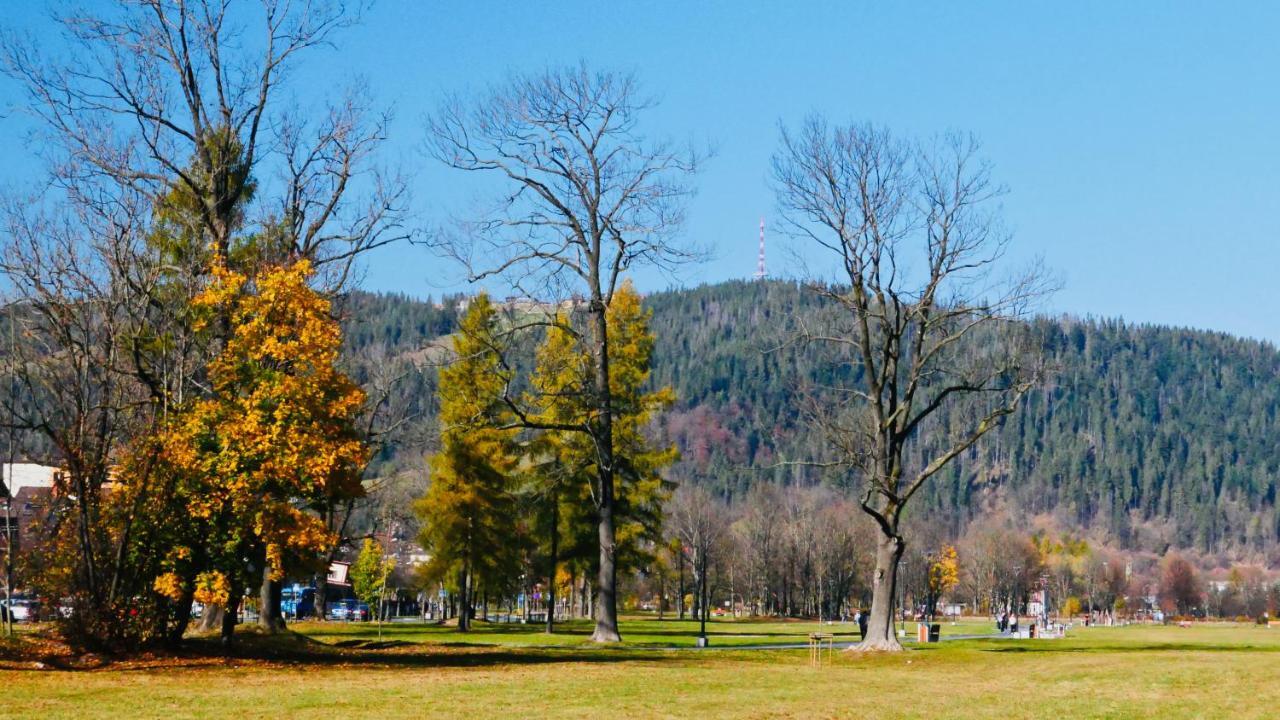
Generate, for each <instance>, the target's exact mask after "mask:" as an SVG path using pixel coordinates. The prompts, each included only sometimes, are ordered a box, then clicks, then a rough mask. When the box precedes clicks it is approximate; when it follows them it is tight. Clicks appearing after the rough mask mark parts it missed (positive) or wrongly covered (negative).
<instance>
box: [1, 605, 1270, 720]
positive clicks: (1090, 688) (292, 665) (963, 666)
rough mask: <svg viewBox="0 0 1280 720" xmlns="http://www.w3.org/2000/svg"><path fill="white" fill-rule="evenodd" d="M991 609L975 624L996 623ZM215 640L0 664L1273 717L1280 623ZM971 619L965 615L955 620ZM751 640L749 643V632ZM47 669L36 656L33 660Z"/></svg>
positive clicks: (97, 701)
mask: <svg viewBox="0 0 1280 720" xmlns="http://www.w3.org/2000/svg"><path fill="white" fill-rule="evenodd" d="M814 627H815V624H814V623H808V624H805V623H745V622H742V623H732V622H717V623H714V624H713V628H714V633H715V635H714V637H713V639H712V642H713V644H715V643H718V644H721V645H728V644H730V643H738V644H739V645H741V644H755V641H756V639H758V638H759V637H761V636H763V637H767V638H772V639H773V640H774V641H776V642H788V641H791V640H792V639H793V638H796V637H799V638H803V636H804V635H806V634H807V633H808V632H809V631H811V630H812V629H813V628H814ZM985 627H986V625H985V623H983V624H980V625H979V624H975V625H974V626H972V627H970V628H968V629H971V630H972V629H978V630H984V629H985ZM298 629H299V630H300V631H301V634H300V635H297V636H293V637H290V638H285V639H271V640H266V639H262V638H257V637H252V636H247V637H245V638H243V640H242V644H241V648H240V655H241V656H240V657H238V658H228V659H211V658H209V657H206V656H202V655H200V654H193V655H191V656H188V657H182V658H173V659H167V660H164V661H163V662H161V663H158V664H146V663H141V664H137V665H135V664H131V663H123V664H118V665H107V666H105V667H103V668H102V669H97V670H89V671H64V670H47V669H46V670H38V669H26V666H24V665H23V664H21V663H10V666H11V667H22V668H24V669H14V670H6V671H3V672H0V683H2V686H3V687H4V688H5V690H6V693H5V695H6V697H5V702H4V704H3V705H0V714H4V713H9V714H11V715H13V716H15V717H48V718H60V717H75V718H88V717H209V718H218V719H219V720H226V719H227V718H240V717H291V716H299V714H300V713H305V714H306V715H307V716H315V715H314V713H315V712H316V711H321V712H324V713H325V715H324V717H352V718H357V717H359V718H363V717H380V718H408V717H442V718H451V717H469V718H484V717H555V718H580V717H592V718H603V717H619V718H622V717H627V718H632V717H635V718H649V717H693V718H722V717H723V718H729V717H734V718H736V717H797V718H799V717H820V718H825V717H850V718H899V717H902V718H907V717H928V718H1054V719H1055V720H1056V719H1059V718H1076V717H1105V718H1203V717H1210V718H1211V717H1224V718H1233V719H1238V718H1255V717H1256V718H1270V717H1277V716H1280V683H1276V682H1275V678H1276V677H1277V674H1278V673H1280V629H1272V630H1268V629H1266V628H1260V627H1256V626H1245V625H1204V626H1197V627H1193V628H1178V627H1129V628H1111V629H1107V628H1096V629H1089V630H1080V631H1078V632H1077V633H1076V634H1075V635H1074V637H1072V638H1069V639H1066V640H990V639H982V640H952V641H947V642H944V643H940V644H937V645H932V646H928V647H925V648H919V649H915V650H912V651H910V652H906V653H902V654H897V655H879V656H864V655H858V654H853V653H839V652H838V653H836V656H835V658H834V660H833V662H832V663H831V664H829V665H827V666H824V667H820V668H815V667H811V666H810V665H809V661H808V656H807V652H806V651H804V650H733V649H722V650H710V651H699V650H691V649H670V648H667V649H663V648H658V647H646V646H645V645H646V644H648V645H660V644H664V643H665V644H677V645H684V644H689V643H692V638H691V637H689V636H686V635H683V634H681V633H687V632H688V631H689V630H690V629H691V625H690V624H688V623H686V624H677V623H673V622H668V623H657V622H656V621H652V620H632V621H630V622H627V623H625V625H624V627H623V631H624V634H625V635H626V636H627V637H628V642H629V643H631V645H630V646H627V647H617V648H595V647H591V646H589V645H588V644H587V643H586V642H585V639H586V627H585V625H575V626H573V627H571V628H568V629H569V630H570V632H567V633H566V634H565V635H564V636H563V637H560V636H557V637H554V638H550V639H548V638H545V637H544V636H542V635H540V634H538V633H536V632H533V631H524V630H522V629H518V628H517V629H513V628H510V627H502V628H490V627H485V628H482V629H480V630H479V631H478V632H476V633H474V634H472V635H470V636H468V637H466V638H459V637H458V635H459V634H458V633H456V632H452V631H448V630H443V629H440V628H423V627H420V626H419V627H412V626H390V627H386V628H384V633H383V639H382V641H378V640H377V637H376V630H375V629H374V628H373V627H371V626H361V625H334V624H329V625H323V626H322V625H319V624H316V625H303V626H300V627H299V628H298ZM962 629H965V626H964V625H961V626H957V628H956V629H955V632H957V633H958V632H959V631H960V630H962ZM748 640H750V642H748ZM31 667H34V665H31Z"/></svg>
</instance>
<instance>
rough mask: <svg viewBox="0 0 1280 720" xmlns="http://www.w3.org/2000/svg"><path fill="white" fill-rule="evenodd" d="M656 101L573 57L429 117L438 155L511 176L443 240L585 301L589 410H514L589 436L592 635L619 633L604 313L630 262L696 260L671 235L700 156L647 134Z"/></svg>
mask: <svg viewBox="0 0 1280 720" xmlns="http://www.w3.org/2000/svg"><path fill="white" fill-rule="evenodd" d="M650 105H651V103H650V102H648V101H646V100H645V99H644V98H642V97H641V96H640V94H639V90H638V88H637V86H636V82H635V80H634V78H632V77H631V76H629V75H620V74H616V73H609V72H593V71H592V70H590V69H588V68H587V67H585V66H579V67H571V68H567V69H563V70H551V71H547V72H544V73H540V74H534V75H528V76H522V77H516V78H514V79H512V80H511V81H510V82H508V83H507V84H505V85H504V86H501V87H497V88H494V89H492V90H491V91H489V92H487V93H485V94H483V95H481V96H479V97H477V98H476V99H475V100H474V101H470V102H464V101H462V100H459V99H454V100H452V101H450V102H448V103H447V104H445V105H444V107H442V108H441V110H440V111H439V112H438V113H436V114H435V115H434V116H433V117H432V118H431V119H430V120H429V122H428V126H427V147H428V150H429V152H430V153H431V154H432V155H433V156H434V157H436V158H437V159H439V160H440V161H442V162H444V163H445V164H447V165H449V166H451V167H455V168H458V169H461V170H468V171H476V172H485V173H491V174H493V175H496V176H497V177H499V178H500V179H501V181H502V182H503V184H504V189H503V191H502V195H501V196H500V197H499V201H498V203H497V205H496V207H495V209H494V211H493V212H492V213H490V214H488V215H486V216H485V217H483V218H480V219H479V221H477V222H474V223H470V224H468V225H466V226H465V229H466V231H465V232H464V233H462V234H461V236H460V237H459V238H458V239H456V240H447V241H445V243H444V246H445V249H446V250H448V251H450V253H451V254H452V255H454V256H455V257H456V258H458V259H459V260H461V261H463V262H464V263H465V264H466V266H467V268H468V270H469V272H470V274H471V277H472V278H473V279H481V278H486V277H490V276H493V275H504V276H505V277H506V278H507V279H508V280H509V281H510V282H511V283H512V284H513V286H515V287H516V288H523V289H525V290H526V291H527V290H528V289H532V288H533V287H536V288H537V289H538V294H545V293H546V292H547V288H550V289H551V290H552V291H560V292H561V293H563V294H565V295H576V296H578V297H580V298H581V299H582V301H583V304H582V306H581V307H582V310H583V311H584V312H585V314H586V323H585V325H586V327H585V331H584V332H583V334H582V343H583V347H584V348H585V349H586V350H587V352H588V353H589V356H590V361H591V373H590V374H589V376H588V377H589V380H590V383H591V385H589V386H587V387H584V388H582V391H581V393H580V394H581V396H582V397H583V398H585V399H587V400H588V401H589V403H590V407H591V408H592V412H591V413H589V414H588V415H586V416H585V417H584V418H582V419H581V420H579V421H577V422H572V423H560V424H555V425H554V426H550V425H547V424H546V423H539V422H538V421H536V420H535V419H534V418H532V417H531V413H526V412H518V413H517V415H518V416H519V417H520V419H521V421H522V422H524V423H526V424H528V425H531V426H537V427H543V428H544V429H554V430H561V431H567V432H576V433H581V434H582V435H584V436H585V437H586V438H587V439H588V440H589V441H590V443H591V445H592V452H593V454H594V455H595V457H596V462H595V463H594V470H593V475H594V477H593V490H592V493H591V498H592V506H593V507H594V510H595V515H596V521H597V537H598V544H599V563H598V569H597V575H596V592H597V594H598V596H597V601H596V603H595V612H596V628H595V632H594V633H593V634H592V639H593V640H595V641H596V642H616V641H617V640H619V639H620V636H619V634H618V613H617V563H618V556H617V551H618V545H617V542H618V532H617V530H618V528H617V526H616V515H617V510H618V497H617V488H616V477H617V476H618V474H619V473H620V472H622V471H623V468H621V467H620V465H619V458H618V454H617V451H616V448H615V446H614V443H615V435H614V429H613V425H614V421H615V418H616V417H617V411H616V409H615V398H614V396H613V390H612V387H613V383H612V380H611V378H612V375H613V367H612V363H613V358H612V356H611V353H610V342H609V328H608V322H607V319H606V314H607V312H608V309H609V307H610V305H611V304H612V303H613V302H614V297H615V292H616V291H617V289H618V283H619V281H620V280H621V278H622V276H623V274H624V273H625V272H626V271H627V270H628V269H630V268H632V267H635V266H638V265H645V264H648V265H656V266H659V267H663V268H667V267H672V266H674V265H676V264H678V263H680V262H683V261H685V260H688V259H690V258H692V257H694V253H692V252H691V251H690V250H689V248H688V247H686V246H682V245H680V244H678V243H676V242H675V241H674V240H673V234H674V231H675V230H676V229H677V228H678V227H679V226H680V224H681V220H682V215H683V212H682V208H683V202H684V200H685V198H686V197H687V196H688V195H689V193H690V190H689V187H688V186H687V185H686V184H685V182H686V178H687V177H688V175H689V174H690V173H692V172H693V171H694V169H695V167H696V165H697V163H698V160H699V158H698V156H697V154H696V153H694V152H691V151H681V150H678V149H675V148H673V147H672V146H671V145H669V144H667V143H665V142H652V141H650V140H649V139H647V138H646V137H645V136H644V135H643V134H642V133H641V130H640V121H641V118H642V116H643V114H644V111H645V110H647V109H648V108H649V107H650ZM526 294H529V293H528V292H526ZM513 404H514V403H513Z"/></svg>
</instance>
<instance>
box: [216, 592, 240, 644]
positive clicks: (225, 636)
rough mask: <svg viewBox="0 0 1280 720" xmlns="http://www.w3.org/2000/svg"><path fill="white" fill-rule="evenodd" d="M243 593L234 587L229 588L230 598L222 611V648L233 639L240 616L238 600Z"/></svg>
mask: <svg viewBox="0 0 1280 720" xmlns="http://www.w3.org/2000/svg"><path fill="white" fill-rule="evenodd" d="M242 594H243V593H241V592H240V588H238V587H236V586H234V585H233V586H232V587H231V597H230V599H229V600H228V601H227V606H226V607H225V608H223V610H222V634H221V640H222V644H223V645H224V646H226V645H230V644H231V641H232V640H233V639H235V633H236V621H237V619H238V617H237V616H238V615H239V614H240V598H241V595H242Z"/></svg>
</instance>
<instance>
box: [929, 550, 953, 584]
mask: <svg viewBox="0 0 1280 720" xmlns="http://www.w3.org/2000/svg"><path fill="white" fill-rule="evenodd" d="M959 582H960V558H959V556H958V555H957V554H956V549H955V547H954V546H952V545H946V546H944V547H943V548H942V552H941V553H939V555H938V559H937V560H935V561H934V562H933V564H932V565H930V566H929V589H930V590H931V591H932V592H933V594H934V595H935V596H939V595H942V594H943V593H945V592H947V591H948V590H950V589H952V588H954V587H955V586H956V585H957V584H958V583H959Z"/></svg>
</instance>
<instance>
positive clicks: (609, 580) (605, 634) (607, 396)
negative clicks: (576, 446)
mask: <svg viewBox="0 0 1280 720" xmlns="http://www.w3.org/2000/svg"><path fill="white" fill-rule="evenodd" d="M605 310H606V307H605V304H604V300H603V299H602V298H600V297H596V298H593V300H592V303H591V314H592V316H593V317H592V321H593V323H594V325H595V328H594V333H593V337H592V340H593V341H594V342H595V352H594V358H593V359H594V360H595V371H596V372H595V384H596V387H595V391H596V401H597V407H596V409H597V411H598V412H599V418H598V420H597V421H596V437H595V441H596V452H597V454H598V456H599V459H600V462H599V464H598V465H597V467H598V468H599V474H600V496H599V507H598V508H597V511H598V512H599V526H598V531H599V532H598V537H599V540H600V569H599V573H598V575H597V577H596V601H595V607H594V608H592V609H593V610H594V611H595V618H596V629H595V632H593V633H591V641H592V642H598V643H613V642H619V641H621V640H622V636H621V635H620V634H619V633H618V598H617V586H618V568H617V564H616V562H617V552H616V551H617V548H616V542H615V533H614V527H613V511H614V497H613V489H614V488H613V479H614V477H613V464H614V457H613V396H612V390H611V389H610V384H609V349H608V348H609V330H608V322H607V318H606V317H605Z"/></svg>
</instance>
